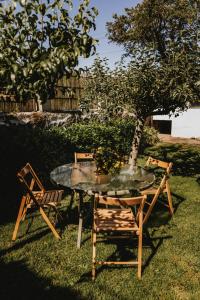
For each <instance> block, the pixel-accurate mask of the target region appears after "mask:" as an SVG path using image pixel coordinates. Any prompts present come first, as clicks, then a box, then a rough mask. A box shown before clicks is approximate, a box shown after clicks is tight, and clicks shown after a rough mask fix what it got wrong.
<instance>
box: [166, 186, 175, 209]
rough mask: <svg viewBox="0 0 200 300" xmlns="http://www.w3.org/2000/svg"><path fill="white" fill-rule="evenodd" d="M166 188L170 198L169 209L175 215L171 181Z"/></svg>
mask: <svg viewBox="0 0 200 300" xmlns="http://www.w3.org/2000/svg"><path fill="white" fill-rule="evenodd" d="M166 190H167V198H168V204H169V211H170V214H171V215H173V213H174V208H173V204H172V195H171V191H170V186H169V182H168V181H167V182H166Z"/></svg>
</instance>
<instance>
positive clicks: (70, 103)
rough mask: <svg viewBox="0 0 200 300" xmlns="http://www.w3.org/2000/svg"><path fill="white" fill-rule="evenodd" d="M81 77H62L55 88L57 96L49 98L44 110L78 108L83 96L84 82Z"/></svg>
mask: <svg viewBox="0 0 200 300" xmlns="http://www.w3.org/2000/svg"><path fill="white" fill-rule="evenodd" d="M82 80H83V79H81V78H77V77H71V78H69V79H68V78H66V77H63V78H61V79H60V80H59V81H58V83H57V85H56V89H55V98H54V99H50V100H48V101H47V102H46V103H45V104H44V105H43V109H44V111H52V112H53V111H67V110H77V109H78V108H79V101H80V98H81V94H82V90H83V84H82Z"/></svg>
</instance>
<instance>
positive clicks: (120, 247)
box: [77, 230, 172, 283]
mask: <svg viewBox="0 0 200 300" xmlns="http://www.w3.org/2000/svg"><path fill="white" fill-rule="evenodd" d="M171 238H172V236H171V235H165V236H163V237H153V238H151V237H150V235H149V232H148V230H145V232H144V235H143V249H144V248H150V249H151V254H150V255H149V257H148V258H147V260H146V261H145V262H144V263H143V268H142V269H143V270H142V273H143V272H144V271H145V269H146V268H147V267H148V266H149V264H150V262H151V260H152V259H153V257H154V256H155V255H156V253H157V251H158V250H159V248H160V246H161V245H162V244H163V241H164V240H166V239H171ZM101 242H104V243H105V244H115V245H116V250H115V251H114V252H113V253H112V254H111V255H110V256H109V257H107V258H105V260H106V261H116V262H117V261H133V260H137V247H138V240H137V239H134V240H132V239H131V242H130V239H127V240H124V239H123V240H120V239H118V240H117V239H116V240H114V239H112V240H109V239H108V240H105V239H103V240H99V241H98V240H97V243H101ZM133 249H135V251H136V252H135V253H136V254H135V255H134V254H133ZM108 268H109V269H121V268H123V269H126V268H133V266H127V265H109V266H105V265H101V266H100V267H99V268H97V269H96V275H97V276H98V274H100V273H101V272H103V271H104V270H105V269H108ZM136 269H137V268H136ZM136 275H137V270H136ZM91 278H92V277H91V272H87V273H84V274H83V275H82V276H81V278H80V279H79V280H78V282H77V283H81V282H87V281H91V280H92V279H91Z"/></svg>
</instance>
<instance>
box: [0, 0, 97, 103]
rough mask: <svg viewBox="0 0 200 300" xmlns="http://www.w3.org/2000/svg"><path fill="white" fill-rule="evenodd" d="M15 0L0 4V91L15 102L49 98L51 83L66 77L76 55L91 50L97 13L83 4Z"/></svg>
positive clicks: (51, 88)
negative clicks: (4, 92) (17, 100)
mask: <svg viewBox="0 0 200 300" xmlns="http://www.w3.org/2000/svg"><path fill="white" fill-rule="evenodd" d="M72 2H73V1H71V0H51V1H45V0H35V1H31V0H26V1H25V0H24V1H21V0H16V1H10V0H9V1H5V3H3V4H1V6H0V36H1V40H0V89H3V90H5V91H6V92H8V93H11V94H14V95H15V96H16V97H17V99H19V100H23V101H25V100H27V99H39V100H43V101H45V100H46V99H47V98H50V97H52V95H53V93H54V84H55V82H56V81H57V79H59V78H61V77H62V76H63V75H64V74H66V75H67V76H70V75H71V74H72V73H73V72H76V73H77V74H79V70H75V67H76V66H77V65H78V59H79V57H80V56H85V57H89V56H90V55H91V54H92V53H94V52H95V43H96V41H95V40H94V39H93V38H92V37H91V36H90V35H89V32H90V30H91V29H95V23H94V20H95V16H96V15H97V10H96V9H95V8H91V9H89V7H88V6H89V1H88V0H83V1H82V2H81V3H80V5H79V8H78V12H77V13H75V12H73V11H72V7H73V6H72Z"/></svg>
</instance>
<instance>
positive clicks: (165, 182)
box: [141, 157, 174, 223]
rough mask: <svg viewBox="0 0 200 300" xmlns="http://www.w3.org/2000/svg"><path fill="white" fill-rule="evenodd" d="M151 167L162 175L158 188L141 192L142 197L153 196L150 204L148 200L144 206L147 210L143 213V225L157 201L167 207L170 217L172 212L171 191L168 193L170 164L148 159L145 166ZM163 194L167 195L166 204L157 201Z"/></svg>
mask: <svg viewBox="0 0 200 300" xmlns="http://www.w3.org/2000/svg"><path fill="white" fill-rule="evenodd" d="M151 165H153V166H156V167H158V168H161V169H163V170H164V175H163V177H162V179H161V182H160V184H159V186H153V187H151V188H149V189H146V190H143V191H141V194H142V195H152V196H153V198H152V200H151V201H150V202H149V200H148V201H146V205H148V209H147V211H146V213H145V212H144V221H143V223H145V222H147V220H148V218H149V216H150V214H151V212H152V209H153V208H154V205H155V204H156V202H157V201H158V202H159V203H161V204H163V205H164V206H165V207H167V208H168V209H169V212H170V214H171V215H172V214H173V212H174V209H173V205H172V196H171V191H170V185H169V176H170V172H171V170H172V163H171V162H169V163H168V162H164V161H161V160H158V159H155V158H152V157H149V158H148V160H147V162H146V166H147V167H149V166H151ZM163 193H164V194H165V193H166V194H167V200H168V203H164V202H162V201H160V200H159V199H158V197H159V196H160V194H163Z"/></svg>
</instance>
